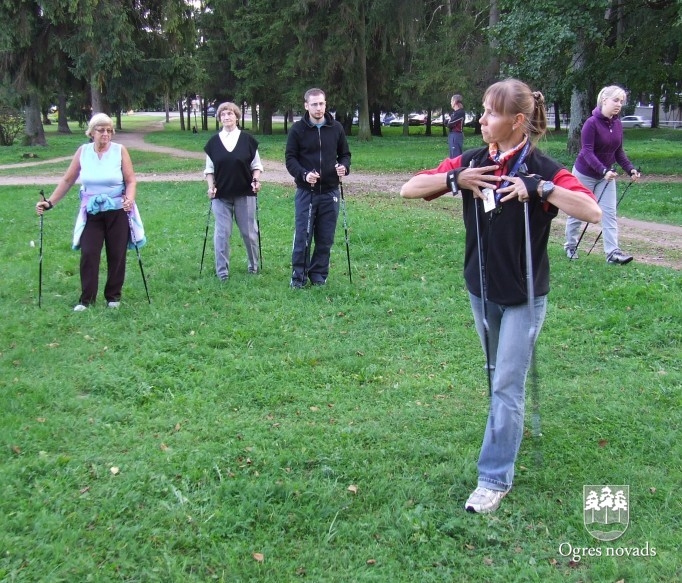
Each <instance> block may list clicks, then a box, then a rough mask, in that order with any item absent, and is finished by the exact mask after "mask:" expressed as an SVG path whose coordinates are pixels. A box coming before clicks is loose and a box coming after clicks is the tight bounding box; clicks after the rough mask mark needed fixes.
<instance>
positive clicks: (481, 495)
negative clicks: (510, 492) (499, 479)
mask: <svg viewBox="0 0 682 583" xmlns="http://www.w3.org/2000/svg"><path fill="white" fill-rule="evenodd" d="M506 495H507V492H503V491H502V490H490V489H489V488H482V487H481V486H479V487H478V488H476V489H475V490H474V491H473V492H472V493H471V496H469V499H468V500H467V501H466V504H465V505H464V508H466V509H467V510H468V511H469V512H478V513H479V514H486V513H488V512H495V510H497V509H498V508H499V506H500V502H501V501H502V498H504V497H505V496H506Z"/></svg>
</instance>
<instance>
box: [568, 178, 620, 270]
mask: <svg viewBox="0 0 682 583" xmlns="http://www.w3.org/2000/svg"><path fill="white" fill-rule="evenodd" d="M571 172H572V173H573V175H574V176H575V177H576V178H577V179H578V180H580V182H582V184H583V186H585V187H587V188H589V189H590V190H591V191H592V192H593V193H594V195H595V196H596V197H597V200H598V201H599V206H600V207H601V211H602V215H601V227H602V235H603V241H604V253H606V256H607V257H608V256H609V255H610V254H611V253H612V252H613V251H615V250H616V249H618V221H617V219H616V205H617V192H616V181H615V180H608V181H607V180H604V179H603V178H591V177H590V176H585V175H584V174H581V173H580V172H578V171H577V170H576V169H575V168H573V170H572V171H571ZM582 225H583V223H582V221H580V220H578V219H575V218H573V217H568V219H566V242H565V243H564V247H565V248H566V249H568V248H569V247H575V246H576V245H577V244H578V237H579V231H580V228H581V227H582Z"/></svg>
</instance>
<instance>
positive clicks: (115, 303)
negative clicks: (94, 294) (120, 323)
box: [107, 302, 121, 308]
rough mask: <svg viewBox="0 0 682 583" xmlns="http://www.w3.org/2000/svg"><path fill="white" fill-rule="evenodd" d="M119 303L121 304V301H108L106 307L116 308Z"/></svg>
mask: <svg viewBox="0 0 682 583" xmlns="http://www.w3.org/2000/svg"><path fill="white" fill-rule="evenodd" d="M120 305H121V302H108V303H107V308H118V307H119V306H120Z"/></svg>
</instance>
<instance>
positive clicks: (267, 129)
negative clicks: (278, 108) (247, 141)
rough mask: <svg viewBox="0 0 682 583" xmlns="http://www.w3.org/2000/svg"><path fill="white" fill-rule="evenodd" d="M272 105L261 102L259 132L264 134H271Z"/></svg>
mask: <svg viewBox="0 0 682 583" xmlns="http://www.w3.org/2000/svg"><path fill="white" fill-rule="evenodd" d="M273 113H274V110H273V107H272V105H270V104H267V103H266V104H261V113H260V133H261V134H263V135H264V136H271V135H272V115H273Z"/></svg>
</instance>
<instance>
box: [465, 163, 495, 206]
mask: <svg viewBox="0 0 682 583" xmlns="http://www.w3.org/2000/svg"><path fill="white" fill-rule="evenodd" d="M495 170H497V166H494V165H492V166H482V167H480V168H465V169H464V170H462V171H461V172H460V173H459V176H458V177H457V187H458V188H460V189H466V190H471V191H472V192H473V193H474V196H475V197H476V198H480V199H482V200H485V199H486V198H487V197H486V195H484V194H483V193H482V190H483V189H485V188H492V189H493V190H496V189H497V186H498V184H499V183H500V182H501V180H502V179H501V177H499V176H495V175H494V174H488V173H489V172H494V171H495Z"/></svg>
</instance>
